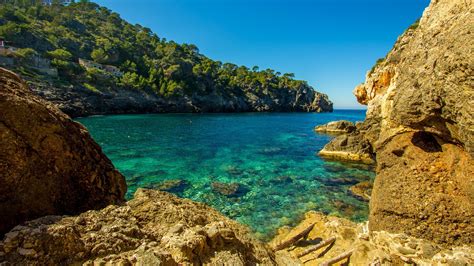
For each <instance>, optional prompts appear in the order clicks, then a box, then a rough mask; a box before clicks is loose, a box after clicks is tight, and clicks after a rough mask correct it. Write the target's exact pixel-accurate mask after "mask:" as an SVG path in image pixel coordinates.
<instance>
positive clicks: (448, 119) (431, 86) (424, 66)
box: [364, 0, 474, 245]
mask: <svg viewBox="0 0 474 266" xmlns="http://www.w3.org/2000/svg"><path fill="white" fill-rule="evenodd" d="M473 10H474V3H473V2H472V1H462V0H437V1H432V3H431V4H430V6H429V7H428V8H427V9H426V10H425V12H424V14H423V16H422V18H421V20H420V23H419V26H418V27H417V28H416V29H410V30H408V31H407V32H406V33H405V34H404V35H403V36H402V37H400V38H399V40H398V41H397V43H396V44H395V46H394V48H393V50H392V51H391V52H390V53H389V54H388V56H387V58H386V59H385V61H384V62H383V63H382V64H380V65H379V66H378V67H377V68H376V70H375V73H384V72H387V71H390V72H392V73H393V74H391V75H390V82H387V83H386V84H387V85H386V86H384V87H383V88H382V89H378V90H374V89H370V88H371V86H370V85H369V84H368V83H371V80H373V79H379V80H380V77H375V76H374V74H372V75H370V76H369V77H368V81H366V84H365V85H364V86H365V87H366V88H367V92H368V93H367V94H368V95H370V94H371V93H370V92H371V91H376V92H375V96H374V97H373V98H372V99H371V100H369V105H368V111H367V115H368V116H369V114H370V116H375V114H376V113H378V116H379V117H380V120H381V122H380V126H379V127H380V133H379V137H378V139H377V140H376V141H374V142H372V144H373V147H374V149H375V151H376V153H377V163H378V167H377V177H376V179H375V184H374V189H373V192H372V199H371V206H370V207H371V208H370V224H369V225H370V229H371V230H373V231H379V230H386V231H389V232H395V233H399V232H401V233H406V234H409V235H411V236H414V237H418V238H425V239H430V240H433V241H435V242H437V243H440V244H445V245H455V244H472V243H474V235H473V232H474V197H473V195H474V186H473V183H474V168H473V167H474V159H473V155H474V130H473V129H474V104H473V103H474V86H473V76H474V75H473V74H474V65H473V60H472V49H473V48H474V42H473V41H472V40H473V39H474V35H473V33H474V32H473V31H472V25H473V23H474V13H473ZM372 87H373V86H372ZM369 98H370V97H369Z"/></svg>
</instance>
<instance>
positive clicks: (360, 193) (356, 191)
mask: <svg viewBox="0 0 474 266" xmlns="http://www.w3.org/2000/svg"><path fill="white" fill-rule="evenodd" d="M373 186H374V183H373V182H372V181H363V182H360V183H357V184H355V185H353V186H351V187H350V188H349V192H350V194H351V195H352V196H354V197H356V198H358V199H360V200H363V201H369V200H370V195H371V194H372V188H373Z"/></svg>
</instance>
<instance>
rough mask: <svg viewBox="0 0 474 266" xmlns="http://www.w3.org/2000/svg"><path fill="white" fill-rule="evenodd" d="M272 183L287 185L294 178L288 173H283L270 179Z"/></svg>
mask: <svg viewBox="0 0 474 266" xmlns="http://www.w3.org/2000/svg"><path fill="white" fill-rule="evenodd" d="M270 183H272V184H275V185H287V184H290V183H293V178H291V176H288V175H281V176H277V177H276V178H272V179H271V180H270Z"/></svg>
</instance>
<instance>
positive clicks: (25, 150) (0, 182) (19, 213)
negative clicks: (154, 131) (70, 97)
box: [0, 68, 126, 255]
mask: <svg viewBox="0 0 474 266" xmlns="http://www.w3.org/2000/svg"><path fill="white" fill-rule="evenodd" d="M0 110H1V111H0V138H1V142H0V151H1V152H0V161H1V163H0V173H1V175H0V213H1V215H0V235H1V234H3V233H5V232H6V231H8V230H10V229H11V228H12V227H13V226H15V225H17V224H19V223H21V222H24V221H26V220H30V219H35V218H38V217H40V216H44V215H52V214H55V215H58V214H61V215H62V214H77V213H79V212H83V211H86V210H90V209H98V208H102V207H105V206H107V205H109V204H115V203H120V202H122V201H123V200H124V194H125V192H126V184H125V179H124V177H123V176H122V175H121V174H120V173H119V172H118V171H117V170H115V168H114V166H113V165H112V163H111V162H110V160H109V159H108V158H107V157H106V156H105V155H104V154H103V153H102V150H101V148H100V147H99V145H97V143H95V142H94V140H92V138H91V136H90V135H89V133H88V132H87V130H86V129H85V128H84V127H83V126H82V125H81V124H79V123H76V122H74V121H72V120H71V119H70V118H69V117H68V116H67V115H65V114H63V113H62V112H61V111H60V110H59V109H58V108H56V107H54V106H53V105H52V104H50V103H48V102H46V101H44V100H42V99H40V98H39V97H37V96H34V95H33V94H32V93H31V92H30V91H29V89H28V87H27V86H26V84H25V83H24V82H23V81H22V80H21V79H20V78H19V77H18V76H17V75H15V74H14V73H12V72H10V71H7V70H4V69H1V68H0ZM23 252H24V253H25V255H28V254H29V255H32V254H30V251H29V250H27V249H25V250H23Z"/></svg>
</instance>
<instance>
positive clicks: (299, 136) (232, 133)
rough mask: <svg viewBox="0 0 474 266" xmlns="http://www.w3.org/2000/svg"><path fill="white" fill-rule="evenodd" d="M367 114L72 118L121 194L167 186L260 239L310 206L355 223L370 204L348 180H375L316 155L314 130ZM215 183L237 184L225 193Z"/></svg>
mask: <svg viewBox="0 0 474 266" xmlns="http://www.w3.org/2000/svg"><path fill="white" fill-rule="evenodd" d="M364 116H365V111H354V110H350V111H349V110H336V111H335V112H334V113H323V114H316V113H314V114H313V113H243V114H152V115H113V116H95V117H88V118H81V119H78V121H79V122H81V123H82V124H84V125H85V126H86V127H87V128H88V129H89V131H90V132H91V134H92V136H93V137H94V139H95V140H96V141H97V142H98V143H99V144H100V145H101V146H102V148H103V150H104V152H105V153H106V154H107V155H108V156H109V158H110V159H111V160H112V162H113V163H114V165H115V166H116V167H117V168H118V169H119V170H120V171H121V172H122V173H123V174H124V175H125V176H126V178H127V184H128V192H127V198H130V197H132V195H133V193H134V192H135V190H136V189H137V188H139V187H148V188H157V187H159V186H160V184H162V182H163V181H166V180H176V179H179V180H182V181H183V182H182V183H181V185H180V186H178V187H175V188H173V189H172V190H171V192H172V193H175V194H177V195H178V196H181V197H185V198H190V199H193V200H196V201H201V202H204V203H207V204H208V205H210V206H213V207H214V208H216V209H218V210H220V211H221V212H222V213H223V214H225V215H227V216H228V217H230V218H233V219H235V220H237V221H239V222H241V223H244V224H246V225H248V226H249V227H250V228H251V229H252V230H253V231H254V232H255V233H256V235H257V236H258V237H260V238H262V239H268V238H270V237H271V236H272V235H273V234H274V233H275V231H276V229H277V228H279V227H281V226H284V225H295V224H296V223H297V222H298V221H299V220H300V219H301V218H302V216H303V214H304V213H305V212H307V211H309V210H318V211H322V212H325V213H327V214H333V215H338V216H342V217H346V218H349V219H352V220H354V221H361V220H364V219H366V218H367V214H368V206H367V203H365V202H362V201H360V200H358V199H356V198H354V197H352V196H351V195H350V194H349V193H348V192H347V189H348V188H349V187H350V185H352V184H354V183H357V182H360V181H364V180H368V179H371V178H373V176H374V174H373V172H372V171H371V170H370V169H367V168H365V169H364V168H363V167H362V168H361V166H356V165H351V164H344V163H339V162H329V161H325V160H323V159H321V158H319V157H318V156H316V155H315V154H316V153H317V152H318V151H319V150H320V149H321V148H322V147H323V146H324V145H325V144H326V143H327V142H328V141H329V140H330V138H331V137H330V136H328V135H323V134H317V133H314V132H313V127H314V126H315V125H318V124H324V123H327V122H329V121H333V120H341V119H346V120H350V121H361V120H363V119H364ZM213 182H221V183H238V184H240V185H241V186H240V188H239V190H238V193H237V194H238V195H236V196H230V197H229V196H225V195H222V194H220V193H218V192H216V191H215V190H213V188H212V185H211V184H212V183H213Z"/></svg>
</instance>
